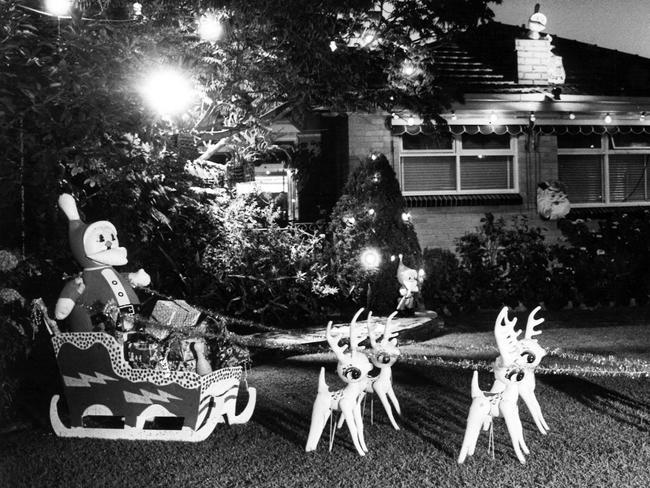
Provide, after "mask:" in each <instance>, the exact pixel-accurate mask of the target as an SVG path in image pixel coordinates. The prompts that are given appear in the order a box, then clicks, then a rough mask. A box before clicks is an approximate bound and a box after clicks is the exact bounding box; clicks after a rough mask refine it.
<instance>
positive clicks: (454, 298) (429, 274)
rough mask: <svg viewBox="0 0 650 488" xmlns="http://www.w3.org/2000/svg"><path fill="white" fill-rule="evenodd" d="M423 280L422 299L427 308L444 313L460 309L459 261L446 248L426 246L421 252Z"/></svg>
mask: <svg viewBox="0 0 650 488" xmlns="http://www.w3.org/2000/svg"><path fill="white" fill-rule="evenodd" d="M422 260H423V261H424V276H425V277H424V282H423V283H422V299H423V300H424V304H425V305H426V307H427V309H429V310H440V311H442V312H443V313H445V315H451V314H455V313H457V312H459V311H460V309H461V303H460V291H461V290H460V280H459V277H460V262H459V260H458V258H457V257H456V255H455V254H454V253H453V252H452V251H449V250H448V249H440V248H433V249H432V248H426V249H425V250H424V251H423V253H422Z"/></svg>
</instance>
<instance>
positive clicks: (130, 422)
mask: <svg viewBox="0 0 650 488" xmlns="http://www.w3.org/2000/svg"><path fill="white" fill-rule="evenodd" d="M52 344H53V346H54V353H55V356H56V359H57V363H58V366H59V371H60V374H61V378H62V380H63V385H64V395H65V399H66V403H67V405H68V412H69V422H68V423H69V425H65V423H64V422H63V421H62V419H61V417H60V415H59V403H60V398H59V395H54V396H53V397H52V400H51V402H50V421H51V423H52V428H53V429H54V432H55V433H56V434H57V435H58V436H61V437H94V438H103V439H131V440H166V441H169V440H172V441H189V442H199V441H202V440H204V439H206V438H207V437H208V436H209V435H210V434H211V433H212V431H213V430H214V428H215V427H216V425H217V424H218V423H220V422H226V421H227V422H228V423H229V424H240V423H245V422H247V421H248V420H249V419H250V418H251V416H252V414H253V410H254V408H255V401H256V390H255V388H252V387H251V388H247V390H248V400H247V403H246V406H245V407H244V409H243V410H242V411H241V412H240V413H239V414H237V413H236V404H237V396H238V392H239V384H240V381H241V379H242V374H243V369H242V367H240V366H237V367H229V368H222V369H218V370H215V371H213V372H212V373H209V374H207V375H203V376H202V375H199V374H197V373H195V372H193V371H169V370H166V371H165V370H153V369H137V368H133V367H132V366H131V365H130V364H129V363H128V362H127V361H126V360H125V358H124V353H123V346H122V345H121V344H120V343H118V341H117V340H116V339H115V338H114V337H112V336H111V335H108V334H106V333H103V332H71V333H56V334H54V335H53V336H52Z"/></svg>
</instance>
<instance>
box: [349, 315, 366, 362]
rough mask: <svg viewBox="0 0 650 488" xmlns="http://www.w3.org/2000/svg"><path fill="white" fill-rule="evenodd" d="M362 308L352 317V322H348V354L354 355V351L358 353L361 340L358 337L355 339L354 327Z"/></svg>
mask: <svg viewBox="0 0 650 488" xmlns="http://www.w3.org/2000/svg"><path fill="white" fill-rule="evenodd" d="M363 310H364V308H363V307H361V308H360V309H359V310H357V313H355V314H354V317H352V321H351V322H350V354H354V352H355V351H358V350H359V349H360V348H359V343H360V342H361V340H360V339H359V337H355V335H354V326H355V325H357V319H358V318H359V315H361V313H362V312H363Z"/></svg>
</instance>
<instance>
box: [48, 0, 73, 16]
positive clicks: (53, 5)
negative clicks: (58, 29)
mask: <svg viewBox="0 0 650 488" xmlns="http://www.w3.org/2000/svg"><path fill="white" fill-rule="evenodd" d="M71 8H72V0H45V9H46V10H47V11H48V12H49V13H51V14H52V15H56V16H57V17H63V16H64V15H68V14H69V13H70V9H71Z"/></svg>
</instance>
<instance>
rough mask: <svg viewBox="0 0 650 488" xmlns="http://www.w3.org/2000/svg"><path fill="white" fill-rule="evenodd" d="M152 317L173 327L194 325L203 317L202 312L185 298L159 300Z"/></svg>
mask: <svg viewBox="0 0 650 488" xmlns="http://www.w3.org/2000/svg"><path fill="white" fill-rule="evenodd" d="M151 318H152V319H154V320H156V321H157V322H159V323H160V324H162V325H165V326H168V327H172V328H181V327H194V326H196V324H197V323H198V321H199V319H200V318H201V312H200V311H199V310H197V309H195V308H194V307H192V306H191V305H190V304H188V303H187V302H186V301H185V300H158V301H157V302H156V305H155V306H154V309H153V312H151Z"/></svg>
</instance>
